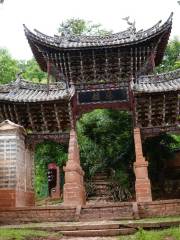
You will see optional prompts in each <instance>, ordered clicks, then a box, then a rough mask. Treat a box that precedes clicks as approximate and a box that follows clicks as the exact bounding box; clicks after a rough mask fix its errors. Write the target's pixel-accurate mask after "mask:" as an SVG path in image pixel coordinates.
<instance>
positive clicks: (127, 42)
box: [24, 14, 172, 71]
mask: <svg viewBox="0 0 180 240" xmlns="http://www.w3.org/2000/svg"><path fill="white" fill-rule="evenodd" d="M171 27H172V14H171V16H170V17H169V18H168V20H167V21H166V22H165V23H164V24H162V25H161V26H159V23H158V24H156V25H155V26H153V27H152V28H150V29H148V30H146V31H142V32H138V33H136V34H137V35H136V36H132V37H130V38H122V39H119V40H117V41H110V40H109V41H108V42H104V41H97V42H93V43H81V42H68V41H67V42H66V43H61V42H57V40H56V37H50V36H47V35H45V34H42V33H40V32H38V31H37V30H36V31H35V33H33V32H32V31H30V30H29V29H28V28H27V27H26V26H25V25H24V31H25V35H26V37H27V39H28V42H29V45H30V47H31V49H32V52H33V54H34V57H35V58H36V60H37V61H38V63H39V65H40V67H41V69H42V70H43V71H46V70H47V69H46V68H47V66H46V65H47V63H46V62H47V61H46V56H45V55H43V52H47V51H59V52H60V51H75V50H85V49H99V48H112V47H113V48H114V47H127V46H132V45H138V44H142V43H144V42H147V41H153V39H155V38H157V39H160V41H159V43H158V47H157V54H156V58H155V64H156V65H159V64H160V63H161V61H162V58H163V55H164V51H165V48H166V45H167V42H168V39H169V35H170V32H171ZM119 34H121V33H119ZM115 35H117V36H118V34H112V35H111V36H113V37H112V38H113V39H114V36H115ZM110 38H111V37H109V39H110Z"/></svg>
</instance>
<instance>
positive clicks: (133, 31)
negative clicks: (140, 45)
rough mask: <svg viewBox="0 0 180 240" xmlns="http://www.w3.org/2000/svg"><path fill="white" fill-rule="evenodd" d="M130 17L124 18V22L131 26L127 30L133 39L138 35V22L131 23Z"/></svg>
mask: <svg viewBox="0 0 180 240" xmlns="http://www.w3.org/2000/svg"><path fill="white" fill-rule="evenodd" d="M129 18H130V17H129V16H127V17H124V18H122V20H124V21H126V23H127V24H128V25H129V26H130V27H129V28H128V29H127V30H128V31H129V33H130V36H131V37H134V36H135V35H136V21H135V20H134V21H133V22H130V21H129Z"/></svg>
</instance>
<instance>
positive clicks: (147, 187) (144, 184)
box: [135, 179, 152, 202]
mask: <svg viewBox="0 0 180 240" xmlns="http://www.w3.org/2000/svg"><path fill="white" fill-rule="evenodd" d="M135 190H136V201H137V202H151V201H152V196H151V183H150V181H149V179H136V182H135Z"/></svg>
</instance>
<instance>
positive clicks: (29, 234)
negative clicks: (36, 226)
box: [0, 228, 53, 240]
mask: <svg viewBox="0 0 180 240" xmlns="http://www.w3.org/2000/svg"><path fill="white" fill-rule="evenodd" d="M48 236H50V234H49V233H47V232H46V231H38V230H36V231H34V230H30V229H12V228H1V229H0V240H10V239H13V240H26V239H29V240H31V239H35V238H36V237H48ZM51 236H53V235H51Z"/></svg>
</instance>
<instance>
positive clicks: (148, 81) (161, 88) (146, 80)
mask: <svg viewBox="0 0 180 240" xmlns="http://www.w3.org/2000/svg"><path fill="white" fill-rule="evenodd" d="M131 88H132V90H133V92H135V93H153V92H167V91H178V90H180V69H178V70H175V71H172V72H167V73H163V74H157V75H147V76H141V77H139V78H138V79H137V81H136V83H132V85H131Z"/></svg>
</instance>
